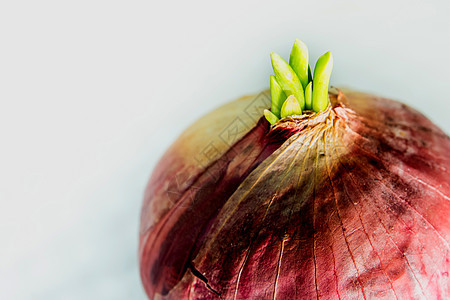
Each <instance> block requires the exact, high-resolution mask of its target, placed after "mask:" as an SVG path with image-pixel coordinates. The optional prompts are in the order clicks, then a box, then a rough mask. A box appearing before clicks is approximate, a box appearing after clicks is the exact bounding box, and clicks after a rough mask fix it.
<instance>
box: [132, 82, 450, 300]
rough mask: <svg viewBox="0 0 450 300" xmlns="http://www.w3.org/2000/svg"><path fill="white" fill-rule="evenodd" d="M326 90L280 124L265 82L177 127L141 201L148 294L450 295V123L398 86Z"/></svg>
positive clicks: (142, 253) (291, 296) (250, 296)
mask: <svg viewBox="0 0 450 300" xmlns="http://www.w3.org/2000/svg"><path fill="white" fill-rule="evenodd" d="M313 101H314V100H313ZM329 101H330V105H329V106H328V107H327V108H326V109H325V110H321V111H318V112H310V111H307V112H304V113H303V114H302V115H293V116H287V117H285V118H282V119H281V120H279V121H277V122H276V123H275V124H274V125H272V126H271V125H270V124H269V122H267V120H266V118H264V116H263V109H264V108H267V107H270V95H269V93H268V92H267V91H266V92H262V93H260V94H258V95H253V96H247V97H243V98H241V99H238V100H236V101H234V102H231V103H228V104H226V105H225V106H223V107H221V108H219V109H217V110H215V111H213V112H212V113H210V114H208V115H206V116H205V117H203V118H202V119H200V120H199V121H197V122H196V123H195V124H194V125H192V126H191V127H190V128H189V129H187V130H186V131H185V132H184V133H183V134H182V135H181V136H180V137H179V139H178V140H177V141H176V142H175V143H174V144H173V145H172V146H171V147H170V149H169V150H168V151H167V152H166V154H165V155H164V156H163V157H162V159H161V161H160V162H159V164H158V165H157V167H156V169H155V170H154V172H153V175H152V177H151V179H150V181H149V184H148V186H147V189H146V193H145V199H144V203H143V207H142V214H141V227H140V246H139V258H140V269H141V278H142V282H143V285H144V287H145V290H146V292H147V295H148V296H149V298H151V299H154V298H156V299H266V298H270V299H272V298H274V299H275V298H277V299H318V298H320V299H372V298H377V299H378V298H380V299H396V298H398V299H423V298H427V299H449V297H450V278H449V272H450V246H449V244H450V217H449V216H450V174H449V172H450V155H449V153H450V139H449V137H448V136H447V135H446V134H445V133H444V132H443V131H441V130H440V129H439V128H438V127H437V126H435V125H434V124H433V123H432V122H430V121H429V120H428V119H427V118H425V117H424V116H423V115H422V114H420V113H419V112H417V111H415V110H413V109H412V108H410V107H408V106H406V105H404V104H401V103H399V102H396V101H393V100H389V99H385V98H380V97H376V96H373V95H369V94H365V93H361V92H356V91H352V90H337V91H334V90H333V91H330V92H329ZM313 104H314V102H313Z"/></svg>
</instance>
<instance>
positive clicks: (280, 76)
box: [270, 53, 305, 108]
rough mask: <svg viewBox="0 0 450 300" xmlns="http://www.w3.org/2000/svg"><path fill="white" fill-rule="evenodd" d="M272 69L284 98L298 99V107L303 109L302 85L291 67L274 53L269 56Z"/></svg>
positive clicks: (303, 95)
mask: <svg viewBox="0 0 450 300" xmlns="http://www.w3.org/2000/svg"><path fill="white" fill-rule="evenodd" d="M270 57H271V59H272V67H273V71H274V72H275V77H276V79H277V82H278V83H279V84H280V86H281V88H282V89H283V91H284V93H285V94H286V96H290V95H294V96H295V98H297V99H298V102H299V103H300V106H301V107H302V108H304V107H305V94H304V92H303V87H302V83H301V82H300V79H298V77H297V74H295V72H294V70H293V69H292V68H291V66H290V65H289V64H288V63H287V62H286V61H284V59H282V58H281V56H279V55H278V54H276V53H272V54H271V55H270Z"/></svg>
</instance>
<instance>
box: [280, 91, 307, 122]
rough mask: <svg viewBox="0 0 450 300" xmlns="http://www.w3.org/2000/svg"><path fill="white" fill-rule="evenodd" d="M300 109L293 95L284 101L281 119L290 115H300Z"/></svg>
mask: <svg viewBox="0 0 450 300" xmlns="http://www.w3.org/2000/svg"><path fill="white" fill-rule="evenodd" d="M301 114H302V108H301V106H300V103H298V100H297V99H296V98H295V96H294V95H290V96H289V97H288V98H287V99H286V101H284V103H283V106H282V107H281V117H282V118H284V117H287V116H292V115H301Z"/></svg>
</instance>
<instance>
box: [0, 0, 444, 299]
mask: <svg viewBox="0 0 450 300" xmlns="http://www.w3.org/2000/svg"><path fill="white" fill-rule="evenodd" d="M446 3H448V1H412V0H408V1H367V2H365V1H360V0H354V1H351V0H348V1H292V2H288V1H285V2H283V1H267V2H264V1H246V2H243V1H221V2H220V3H219V2H217V3H215V2H212V1H202V2H199V1H196V2H192V1H183V2H181V1H179V2H171V1H158V2H151V1H97V0H95V1H94V0H89V1H86V0H78V1H47V0H45V1H20V0H17V1H2V2H1V4H0V103H1V106H0V141H1V142H0V143H1V144H0V146H1V147H0V298H1V299H144V297H145V296H144V293H143V291H142V288H141V285H140V279H139V275H138V265H137V241H138V223H139V209H140V205H141V199H142V193H143V190H144V186H145V183H146V181H147V179H148V177H149V175H150V173H151V170H152V168H153V167H154V165H155V163H156V161H157V160H158V158H159V157H160V156H161V155H162V153H163V151H164V150H165V149H166V148H167V147H168V146H169V145H170V143H171V142H173V140H174V139H175V138H176V136H177V135H178V134H179V133H180V132H181V131H182V130H183V129H184V128H186V126H188V125H189V124H190V123H191V122H193V121H194V120H195V119H197V118H198V117H200V116H201V115H202V114H204V113H206V112H207V111H209V110H211V109H213V108H215V107H217V106H218V105H220V104H222V103H225V102H226V101H229V100H232V99H234V98H236V97H238V96H240V95H243V94H248V93H254V92H258V91H259V90H261V89H263V88H266V87H267V86H268V79H269V75H270V74H271V66H270V60H269V53H270V52H272V51H275V52H278V53H279V54H280V55H282V56H284V57H285V58H287V57H288V54H289V51H290V48H291V46H292V43H293V41H294V39H295V38H297V37H298V38H301V39H302V40H304V41H305V42H306V43H307V45H308V46H309V49H310V56H311V60H312V62H314V61H315V60H316V59H317V58H318V56H319V55H321V54H322V53H324V52H326V51H328V50H331V51H332V52H333V55H334V61H335V64H334V70H333V74H332V79H331V83H332V84H333V85H337V86H339V85H340V86H342V85H345V86H348V87H353V88H357V89H360V90H363V91H369V92H373V93H376V94H379V95H382V96H387V97H391V98H395V99H399V100H402V101H404V102H406V103H408V104H410V105H412V106H413V107H415V108H417V109H420V110H421V111H423V112H424V113H425V114H426V115H427V116H428V117H430V118H431V119H432V120H433V121H434V122H435V123H437V124H438V125H440V126H441V127H442V128H443V129H444V130H445V131H446V132H447V133H449V132H450V121H449V117H448V115H449V113H450V104H449V103H450V97H449V96H448V88H447V86H448V84H449V83H450V73H449V70H450V59H449V55H450V18H449V17H448V16H449V13H450V7H449V5H448V4H446ZM374 113H376V111H374Z"/></svg>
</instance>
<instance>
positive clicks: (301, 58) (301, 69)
mask: <svg viewBox="0 0 450 300" xmlns="http://www.w3.org/2000/svg"><path fill="white" fill-rule="evenodd" d="M289 65H291V67H292V69H294V71H295V73H296V74H297V76H298V79H300V82H301V83H302V87H303V89H304V88H305V87H306V85H307V84H308V82H309V80H308V47H306V45H305V43H303V42H302V41H301V40H299V39H296V40H295V42H294V46H293V47H292V51H291V56H290V57H289Z"/></svg>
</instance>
